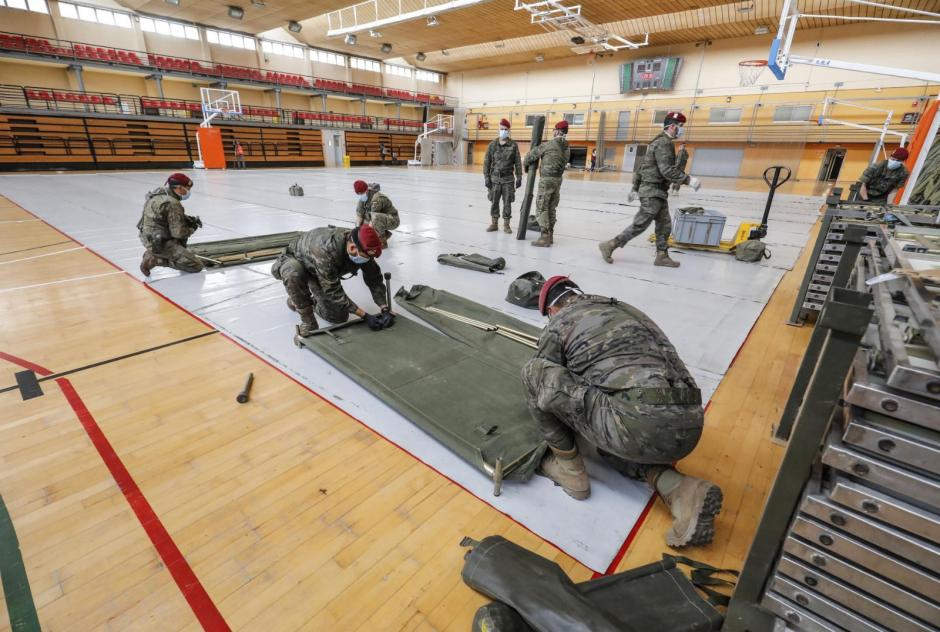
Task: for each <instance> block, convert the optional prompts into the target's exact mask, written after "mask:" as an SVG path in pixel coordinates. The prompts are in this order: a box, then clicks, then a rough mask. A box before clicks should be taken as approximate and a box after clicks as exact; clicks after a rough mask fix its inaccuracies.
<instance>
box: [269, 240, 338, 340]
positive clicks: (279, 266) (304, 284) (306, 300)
mask: <svg viewBox="0 0 940 632" xmlns="http://www.w3.org/2000/svg"><path fill="white" fill-rule="evenodd" d="M271 276H273V277H274V278H275V279H278V280H280V281H281V282H282V283H283V284H284V289H285V290H287V298H289V299H290V302H291V303H293V305H294V307H295V308H296V309H297V310H303V309H307V308H308V307H313V308H314V311H316V313H317V316H319V317H320V318H322V319H323V320H328V321H330V322H331V323H345V322H346V321H347V320H349V312H348V311H347V310H346V309H344V308H343V307H340V306H337V305H335V304H333V303H331V302H330V301H327V300H325V298H324V297H323V290H322V289H321V288H320V281H319V279H317V277H316V276H314V275H312V274H310V273H309V272H307V268H306V267H304V264H303V263H302V262H301V261H299V260H298V259H296V258H294V257H293V256H291V255H289V254H286V253H284V254H282V255H280V256H279V257H278V258H277V259H276V260H275V262H274V265H272V266H271Z"/></svg>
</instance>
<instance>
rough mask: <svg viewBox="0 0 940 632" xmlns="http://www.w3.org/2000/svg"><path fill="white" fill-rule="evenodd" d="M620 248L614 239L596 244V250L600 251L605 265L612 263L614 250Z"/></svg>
mask: <svg viewBox="0 0 940 632" xmlns="http://www.w3.org/2000/svg"><path fill="white" fill-rule="evenodd" d="M619 247H620V244H618V243H617V240H616V239H610V240H608V241H602V242H601V243H599V244H597V248H598V249H599V250H600V251H601V259H603V260H604V261H606V262H607V263H613V262H614V258H613V254H614V250H616V249H617V248H619Z"/></svg>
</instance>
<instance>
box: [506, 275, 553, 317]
mask: <svg viewBox="0 0 940 632" xmlns="http://www.w3.org/2000/svg"><path fill="white" fill-rule="evenodd" d="M544 284H545V277H543V276H542V275H541V273H539V272H537V271H535V270H532V271H531V272H526V273H525V274H522V275H519V277H518V278H517V279H516V280H515V281H513V282H512V283H510V284H509V291H508V292H506V301H507V302H509V303H512V304H513V305H518V306H519V307H527V308H529V309H536V308H537V307H538V306H539V292H541V291H542V285H544Z"/></svg>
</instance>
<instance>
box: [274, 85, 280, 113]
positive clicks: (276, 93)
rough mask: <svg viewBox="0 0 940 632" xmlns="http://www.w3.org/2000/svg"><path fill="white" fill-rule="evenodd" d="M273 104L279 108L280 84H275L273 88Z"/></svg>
mask: <svg viewBox="0 0 940 632" xmlns="http://www.w3.org/2000/svg"><path fill="white" fill-rule="evenodd" d="M274 106H275V107H276V108H277V109H278V110H280V109H281V86H276V87H275V88H274Z"/></svg>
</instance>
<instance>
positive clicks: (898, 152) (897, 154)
mask: <svg viewBox="0 0 940 632" xmlns="http://www.w3.org/2000/svg"><path fill="white" fill-rule="evenodd" d="M910 155H911V154H910V153H909V152H908V151H907V150H906V149H904V148H903V147H898V148H897V149H895V150H894V151H893V152H891V157H892V158H894V159H895V160H900V161H902V162H903V161H905V160H907V159H908V157H909V156H910Z"/></svg>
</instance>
